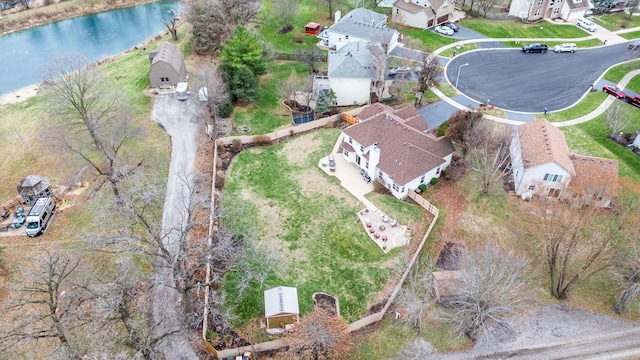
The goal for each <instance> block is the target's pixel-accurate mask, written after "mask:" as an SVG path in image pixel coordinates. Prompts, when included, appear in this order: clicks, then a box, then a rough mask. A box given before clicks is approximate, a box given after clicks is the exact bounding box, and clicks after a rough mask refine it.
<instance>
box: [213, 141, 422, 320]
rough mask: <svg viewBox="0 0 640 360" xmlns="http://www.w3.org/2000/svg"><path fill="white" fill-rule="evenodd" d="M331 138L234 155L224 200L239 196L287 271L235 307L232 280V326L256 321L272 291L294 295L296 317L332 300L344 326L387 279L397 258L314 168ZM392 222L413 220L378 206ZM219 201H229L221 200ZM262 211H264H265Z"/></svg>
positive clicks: (398, 209) (409, 212) (397, 208)
mask: <svg viewBox="0 0 640 360" xmlns="http://www.w3.org/2000/svg"><path fill="white" fill-rule="evenodd" d="M338 134H339V130H337V129H330V130H321V131H317V132H314V133H310V134H306V135H303V136H301V137H297V138H295V139H291V140H288V141H286V142H283V143H280V144H277V145H273V146H270V147H264V148H252V149H248V150H245V151H243V152H241V153H240V154H238V155H237V157H236V158H235V159H234V162H233V165H232V167H231V168H230V170H229V171H228V173H227V179H226V182H225V188H226V190H225V191H226V192H227V193H238V194H242V195H241V196H242V199H241V201H246V202H248V203H249V204H251V206H252V207H253V208H254V209H255V211H251V212H250V214H248V216H250V217H251V218H252V221H253V222H255V223H257V224H259V228H260V229H262V233H261V235H262V237H261V239H260V240H259V241H260V242H261V243H263V244H265V245H268V246H271V247H275V248H277V249H279V250H280V252H281V254H282V260H283V263H284V264H286V265H287V269H285V270H283V271H281V272H280V273H278V274H277V275H276V274H274V275H273V276H272V277H271V278H270V279H269V280H268V281H267V284H265V287H264V288H260V287H259V286H255V287H254V288H252V289H251V290H249V291H248V293H247V295H246V296H244V297H242V298H241V299H238V296H237V295H236V294H235V290H234V284H235V282H236V281H237V279H234V278H233V274H227V276H226V277H225V285H224V291H225V293H226V294H227V296H228V298H229V299H234V301H233V302H232V303H229V304H228V306H229V309H230V310H231V311H232V312H233V313H235V314H236V315H238V317H239V319H238V324H242V323H243V322H244V321H246V320H248V319H251V318H255V317H259V316H261V315H262V314H263V309H264V304H263V297H262V296H263V291H264V290H266V289H267V288H270V287H273V286H279V285H287V286H295V287H297V288H298V297H299V301H300V310H301V313H302V314H305V313H308V312H309V311H311V309H312V307H313V304H312V300H311V295H312V294H313V293H314V292H316V291H324V292H328V293H331V294H334V295H337V296H338V298H339V301H340V310H341V313H342V315H343V317H344V318H345V319H347V320H348V321H354V320H356V319H358V318H359V317H361V316H362V315H363V314H364V313H365V312H366V310H367V308H368V306H370V305H372V304H373V302H374V300H375V296H376V294H377V293H378V292H379V291H380V290H381V288H382V286H383V285H384V284H385V283H386V282H387V281H388V280H389V279H390V277H391V276H393V275H394V274H395V271H396V270H395V269H396V264H397V261H399V259H400V258H399V255H400V254H401V252H402V251H401V250H400V249H398V250H394V251H392V252H390V253H389V254H387V255H384V254H383V253H382V251H381V250H380V249H379V248H378V247H377V246H376V245H375V244H374V243H373V242H372V241H371V240H370V239H369V237H368V236H367V234H366V233H365V232H364V230H363V228H362V225H361V224H360V223H359V222H358V221H357V211H359V210H360V209H361V205H360V204H359V203H358V202H357V201H356V200H355V199H354V198H353V197H352V196H351V195H349V194H348V193H347V192H346V191H345V190H344V189H342V188H341V187H340V186H339V185H338V184H337V182H336V181H335V179H334V178H332V177H329V176H327V175H326V174H325V173H324V172H322V171H321V170H320V169H319V168H318V167H317V161H318V160H317V159H319V158H320V157H322V156H324V155H326V154H327V153H329V152H330V151H331V148H332V147H333V145H334V143H335V140H336V138H337V136H338ZM378 200H379V201H380V203H381V204H382V205H381V206H385V207H388V208H389V212H390V213H392V212H393V214H395V215H394V216H396V217H397V218H398V219H419V214H418V212H417V211H419V209H418V210H416V208H415V207H414V206H409V205H408V204H404V203H399V202H397V201H395V199H384V198H381V199H378ZM223 201H231V200H224V198H223ZM265 204H268V205H265Z"/></svg>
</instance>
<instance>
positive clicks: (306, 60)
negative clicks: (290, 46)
mask: <svg viewBox="0 0 640 360" xmlns="http://www.w3.org/2000/svg"><path fill="white" fill-rule="evenodd" d="M326 58H327V55H326V53H325V52H323V51H322V50H320V49H319V48H318V47H317V46H312V47H310V48H308V49H296V60H297V61H299V62H301V63H303V64H307V65H309V66H311V71H312V72H314V73H317V72H318V67H317V65H318V63H320V62H324V61H326Z"/></svg>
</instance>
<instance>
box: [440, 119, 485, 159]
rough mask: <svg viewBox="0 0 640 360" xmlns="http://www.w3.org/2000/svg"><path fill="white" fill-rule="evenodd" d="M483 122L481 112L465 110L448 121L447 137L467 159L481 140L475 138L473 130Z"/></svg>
mask: <svg viewBox="0 0 640 360" xmlns="http://www.w3.org/2000/svg"><path fill="white" fill-rule="evenodd" d="M481 120H482V113H481V112H479V111H465V110H458V111H456V112H455V113H453V114H452V115H451V116H450V117H449V119H447V128H446V130H445V135H446V136H447V137H448V138H450V139H451V141H453V142H454V143H455V144H456V145H457V146H458V148H459V149H460V151H462V156H463V157H465V158H466V157H467V154H468V153H469V150H471V149H472V148H475V147H476V144H477V142H478V141H479V140H480V139H478V138H477V137H474V136H473V135H475V134H476V133H474V132H472V130H473V128H474V127H475V126H476V125H477V124H478V123H479V122H480V121H481Z"/></svg>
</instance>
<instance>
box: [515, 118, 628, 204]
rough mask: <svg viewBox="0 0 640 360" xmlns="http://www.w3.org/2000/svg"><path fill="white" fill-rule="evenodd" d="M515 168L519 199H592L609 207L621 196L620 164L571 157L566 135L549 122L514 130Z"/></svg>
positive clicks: (517, 127)
mask: <svg viewBox="0 0 640 360" xmlns="http://www.w3.org/2000/svg"><path fill="white" fill-rule="evenodd" d="M512 130H513V140H512V142H511V148H510V153H511V166H512V175H513V183H514V187H515V192H516V194H517V195H519V196H522V195H523V193H525V196H527V194H529V195H532V194H537V195H541V196H548V197H552V198H569V197H574V196H578V195H580V196H585V195H589V196H590V197H591V198H592V201H593V202H592V204H597V205H598V206H604V207H606V206H609V205H610V202H611V200H612V199H613V197H615V196H616V195H617V193H618V161H617V160H611V159H604V158H597V157H592V156H580V155H575V154H570V153H569V148H568V147H567V143H566V141H565V138H564V133H562V131H560V130H559V129H558V128H557V127H555V126H554V125H553V124H551V123H550V122H549V121H547V120H546V119H538V120H535V121H532V122H529V123H525V124H522V125H519V126H514V127H513V128H512Z"/></svg>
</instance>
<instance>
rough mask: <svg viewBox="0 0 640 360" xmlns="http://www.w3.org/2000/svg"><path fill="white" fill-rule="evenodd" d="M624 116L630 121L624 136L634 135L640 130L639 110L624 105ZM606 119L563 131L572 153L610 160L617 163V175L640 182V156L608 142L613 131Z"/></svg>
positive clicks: (566, 128)
mask: <svg viewBox="0 0 640 360" xmlns="http://www.w3.org/2000/svg"><path fill="white" fill-rule="evenodd" d="M622 111H623V116H625V117H627V118H628V119H630V124H629V126H628V127H627V128H626V129H624V130H623V132H632V131H636V130H638V129H639V128H640V109H638V108H636V107H634V106H632V105H629V104H623V107H622ZM604 117H605V115H604V114H602V115H600V116H599V117H597V118H595V119H593V120H591V121H588V122H586V123H582V124H578V125H575V126H571V127H564V128H561V130H562V131H563V132H564V135H565V137H566V139H567V145H569V149H570V150H571V151H572V152H575V153H577V154H580V155H591V156H598V157H604V158H610V159H618V162H619V165H618V166H619V168H618V173H619V174H620V176H621V177H627V178H630V179H633V180H634V181H635V182H640V156H638V155H635V154H634V153H632V152H631V151H629V150H628V149H625V148H623V147H622V146H620V145H618V144H616V143H614V142H613V141H611V140H609V139H608V138H607V135H609V134H610V133H611V130H610V129H609V128H608V127H607V126H606V125H605V124H604Z"/></svg>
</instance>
